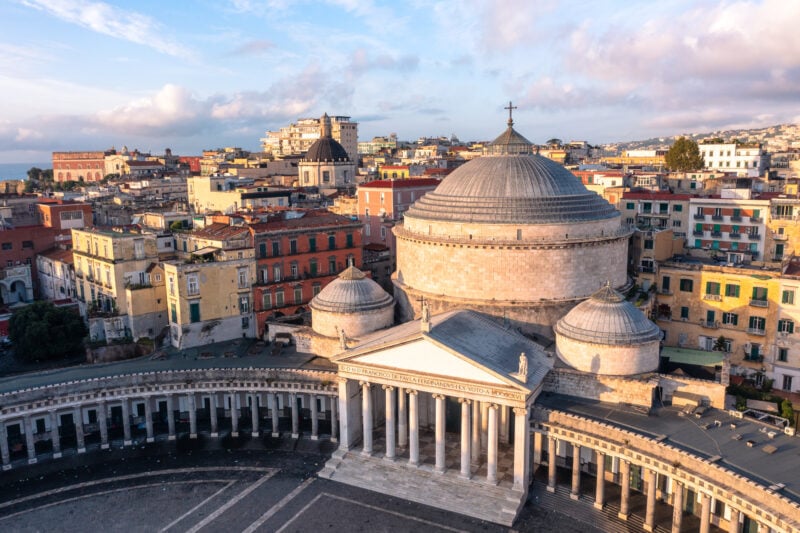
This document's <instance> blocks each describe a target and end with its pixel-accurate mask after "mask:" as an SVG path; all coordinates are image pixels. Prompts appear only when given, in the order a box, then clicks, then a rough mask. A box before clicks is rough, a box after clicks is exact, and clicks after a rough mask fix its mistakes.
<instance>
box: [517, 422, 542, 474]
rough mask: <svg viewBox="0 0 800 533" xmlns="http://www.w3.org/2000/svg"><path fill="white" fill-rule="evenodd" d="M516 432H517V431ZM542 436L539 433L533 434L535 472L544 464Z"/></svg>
mask: <svg viewBox="0 0 800 533" xmlns="http://www.w3.org/2000/svg"><path fill="white" fill-rule="evenodd" d="M515 431H516V430H515ZM543 444H544V443H543V439H542V434H541V433H539V432H538V431H537V432H535V433H534V434H533V457H532V458H531V459H532V461H533V468H534V470H535V469H536V468H538V466H539V465H540V464H542V445H543Z"/></svg>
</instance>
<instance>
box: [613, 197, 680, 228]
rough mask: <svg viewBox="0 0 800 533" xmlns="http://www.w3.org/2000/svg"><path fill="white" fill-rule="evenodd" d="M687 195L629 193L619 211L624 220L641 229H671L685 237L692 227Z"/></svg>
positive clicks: (621, 203) (620, 203)
mask: <svg viewBox="0 0 800 533" xmlns="http://www.w3.org/2000/svg"><path fill="white" fill-rule="evenodd" d="M690 198H691V196H689V195H687V194H672V193H669V192H640V191H636V192H634V191H627V192H624V193H623V194H622V199H621V200H620V202H619V210H620V213H621V215H622V220H623V221H624V222H625V223H626V224H628V225H630V226H636V227H637V228H639V229H642V230H647V229H653V230H665V229H671V230H672V231H673V233H674V234H675V236H677V237H685V236H686V232H687V231H688V228H689V200H690Z"/></svg>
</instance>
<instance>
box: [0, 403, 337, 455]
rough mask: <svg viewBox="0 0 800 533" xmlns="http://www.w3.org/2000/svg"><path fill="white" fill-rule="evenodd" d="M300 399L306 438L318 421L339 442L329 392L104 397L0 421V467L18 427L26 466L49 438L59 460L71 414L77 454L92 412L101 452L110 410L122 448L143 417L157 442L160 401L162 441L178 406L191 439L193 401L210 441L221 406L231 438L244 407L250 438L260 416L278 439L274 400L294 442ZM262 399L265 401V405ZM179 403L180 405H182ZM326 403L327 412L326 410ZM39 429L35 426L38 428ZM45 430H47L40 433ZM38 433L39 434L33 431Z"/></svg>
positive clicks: (172, 434)
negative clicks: (285, 413)
mask: <svg viewBox="0 0 800 533" xmlns="http://www.w3.org/2000/svg"><path fill="white" fill-rule="evenodd" d="M300 398H302V400H301V401H302V403H303V405H304V406H305V408H306V409H308V412H309V417H310V418H311V435H310V438H311V440H318V439H319V438H320V433H319V422H320V419H321V418H323V419H327V420H329V421H330V426H331V431H330V439H331V440H332V441H333V442H336V441H337V440H338V431H339V423H338V418H337V414H338V402H337V401H336V396H334V395H331V394H319V393H317V392H298V391H288V392H251V391H231V392H210V391H202V392H175V393H164V392H158V393H155V394H151V395H142V396H127V397H118V398H105V399H102V400H99V401H87V402H83V403H81V404H80V405H72V406H64V407H53V408H49V409H47V410H37V411H34V410H30V411H28V412H25V411H23V412H22V413H21V414H20V415H17V416H7V417H4V418H3V419H0V459H1V460H2V468H3V469H4V470H8V469H10V468H11V452H12V450H11V447H10V443H9V431H8V430H9V428H10V427H13V426H15V425H19V426H21V427H20V431H19V433H20V438H22V437H24V443H25V448H26V450H27V460H28V464H33V463H36V462H37V453H36V442H37V441H41V440H50V442H51V444H52V455H53V458H59V457H61V456H62V453H63V452H62V442H61V441H62V437H61V432H60V427H61V423H60V422H61V417H62V416H63V415H70V416H71V418H72V424H73V426H74V430H75V443H76V451H77V453H84V452H86V435H87V431H86V430H87V426H86V422H85V420H86V418H85V417H84V414H85V413H86V414H90V415H91V413H94V414H93V415H91V416H90V420H91V421H90V423H89V426H88V427H89V429H90V432H94V431H97V432H99V440H100V447H101V449H108V448H109V447H110V441H109V410H110V409H112V408H115V407H119V408H120V409H121V415H122V416H121V418H122V437H123V441H122V442H123V446H130V445H132V444H133V427H134V425H136V422H135V421H136V420H140V419H142V418H143V423H144V433H145V435H144V437H145V440H146V442H154V441H155V438H156V432H155V425H154V419H155V417H154V414H157V413H158V412H159V410H158V407H159V404H161V402H164V403H165V407H166V425H167V439H168V440H175V439H176V438H177V430H176V428H177V421H176V417H175V412H176V410H177V409H178V408H179V407H180V406H184V407H185V409H183V410H181V411H180V412H186V413H187V414H188V426H189V438H190V439H196V438H197V436H198V403H200V404H201V405H204V402H207V406H208V419H207V420H208V423H209V425H210V434H211V436H212V437H218V436H219V433H220V431H219V430H220V416H219V409H220V408H223V409H224V411H225V412H226V413H227V414H228V417H229V418H230V427H231V436H233V437H237V436H239V427H240V419H241V416H242V414H243V413H242V411H243V409H247V408H249V410H250V428H251V432H250V433H251V435H252V436H253V437H258V436H260V435H261V431H262V429H261V422H262V413H264V410H266V413H264V414H266V415H267V416H268V417H269V419H270V426H271V427H270V434H271V435H272V436H273V437H279V436H280V430H279V418H280V411H281V410H282V409H280V408H279V402H280V403H282V404H283V409H285V408H286V407H288V408H289V410H290V412H291V413H290V417H291V436H292V438H299V437H300V434H301V431H300V419H301V413H300V406H299V405H298V399H300ZM265 399H266V401H264V400H265ZM181 400H183V401H181ZM318 400H322V401H323V409H322V412H320V409H319V408H318V405H317V401H318ZM325 404H327V406H328V409H327V410H325ZM134 406H135V407H136V408H138V410H139V412H140V414H138V415H134V413H133V407H134ZM162 421H163V420H162ZM37 426H38V427H37ZM47 426H49V429H45V430H44V431H42V429H44V428H46V427H47ZM37 430H38V431H37Z"/></svg>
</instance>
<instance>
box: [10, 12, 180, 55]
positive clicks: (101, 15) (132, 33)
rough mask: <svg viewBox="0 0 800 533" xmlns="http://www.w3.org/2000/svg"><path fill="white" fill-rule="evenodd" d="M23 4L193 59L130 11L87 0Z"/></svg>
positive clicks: (155, 25) (161, 29)
mask: <svg viewBox="0 0 800 533" xmlns="http://www.w3.org/2000/svg"><path fill="white" fill-rule="evenodd" d="M22 4H23V5H26V6H28V7H32V8H34V9H37V10H39V11H43V12H45V13H48V14H49V15H52V16H54V17H56V18H59V19H61V20H63V21H65V22H69V23H70V24H76V25H78V26H81V27H83V28H87V29H89V30H92V31H94V32H97V33H100V34H103V35H108V36H110V37H115V38H117V39H123V40H126V41H130V42H132V43H136V44H140V45H144V46H147V47H150V48H153V49H154V50H157V51H159V52H161V53H163V54H168V55H171V56H175V57H180V58H184V59H189V58H192V56H193V53H192V52H191V51H190V50H189V49H188V48H186V47H185V46H183V45H181V44H180V43H178V42H177V41H174V40H172V39H170V38H169V37H165V34H167V33H168V32H167V30H166V29H165V28H164V27H163V26H162V25H161V24H159V23H158V22H157V21H156V20H154V19H153V18H151V17H148V16H147V15H142V14H141V13H137V12H135V11H131V10H129V9H123V8H119V7H115V6H112V5H110V4H107V3H105V2H92V1H90V0H22Z"/></svg>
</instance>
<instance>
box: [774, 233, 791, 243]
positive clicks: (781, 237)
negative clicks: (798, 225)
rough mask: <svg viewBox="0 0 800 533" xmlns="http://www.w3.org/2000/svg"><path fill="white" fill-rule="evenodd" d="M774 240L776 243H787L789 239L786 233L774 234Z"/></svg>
mask: <svg viewBox="0 0 800 533" xmlns="http://www.w3.org/2000/svg"><path fill="white" fill-rule="evenodd" d="M772 238H773V239H774V240H776V241H785V240H787V239H788V238H789V236H788V235H786V234H785V233H773V234H772Z"/></svg>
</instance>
